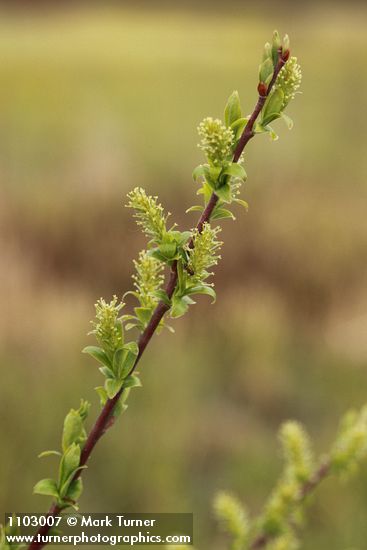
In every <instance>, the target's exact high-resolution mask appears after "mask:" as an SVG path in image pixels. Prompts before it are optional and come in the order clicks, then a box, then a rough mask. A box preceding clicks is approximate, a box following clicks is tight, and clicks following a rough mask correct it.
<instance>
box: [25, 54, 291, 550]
mask: <svg viewBox="0 0 367 550" xmlns="http://www.w3.org/2000/svg"><path fill="white" fill-rule="evenodd" d="M285 63H286V59H284V57H282V55H281V50H279V52H278V63H277V65H276V67H275V70H274V74H273V78H272V80H271V82H270V84H269V86H268V87H267V90H266V91H265V92H264V93H260V91H259V97H258V100H257V103H256V105H255V108H254V110H253V112H252V114H251V116H250V118H249V120H248V122H247V124H246V126H245V128H244V130H243V133H242V135H241V137H240V140H239V142H238V144H237V146H236V149H235V152H234V155H233V162H238V161H239V158H240V156H241V154H242V152H243V150H244V149H245V147H246V145H247V143H248V142H249V141H250V139H251V138H252V137H253V136H254V135H255V133H254V124H255V122H256V120H257V118H258V116H259V114H260V113H261V110H262V108H263V107H264V104H265V101H266V98H267V97H268V95H269V94H270V92H271V89H272V87H273V85H274V83H275V81H276V78H277V76H278V74H279V71H280V70H281V68H282V67H283V65H284V64H285ZM217 202H218V196H217V195H216V194H215V193H214V192H213V193H212V195H211V197H210V199H209V201H208V203H207V205H206V207H205V209H204V211H203V212H202V214H201V216H200V219H199V220H198V222H197V224H196V229H197V231H198V232H199V233H201V231H202V229H203V226H204V224H205V223H207V222H209V221H210V218H211V215H212V213H213V210H214V208H215V206H216V204H217ZM189 246H190V247H192V246H193V241H192V240H191V241H190V243H189ZM177 281H178V274H177V262H176V261H175V262H173V265H172V267H171V271H170V275H169V279H168V282H167V285H166V288H165V292H166V294H167V296H168V298H171V297H172V296H173V293H174V291H175V289H176V285H177ZM169 309H170V306H169V305H168V304H166V303H164V302H163V301H160V302H159V303H158V305H157V307H156V309H155V310H154V312H153V315H152V317H151V319H150V321H149V323H148V325H147V327H146V328H145V330H144V332H143V333H142V334H141V335H140V338H139V340H138V348H139V353H138V356H137V358H136V361H135V364H134V366H133V368H132V370H131V372H130V374H132V373H133V372H134V371H135V369H136V367H137V366H138V363H139V361H140V359H141V357H142V355H143V353H144V351H145V348H146V347H147V345H148V344H149V342H150V340H151V339H152V337H153V335H154V333H155V331H156V330H157V328H158V326H159V323H160V322H161V320H162V319H163V317H164V315H165V314H166V313H167V312H168V311H169ZM122 393H123V389H121V390H120V391H119V392H118V393H117V394H116V395H115V396H114V397H113V398H112V399H108V401H107V402H106V404H105V405H104V407H103V408H102V411H101V412H100V414H99V416H98V418H97V420H96V422H95V424H94V426H93V427H92V429H91V431H90V432H89V435H88V438H87V440H86V442H85V445H84V447H83V449H82V453H81V458H80V466H85V465H86V463H87V462H88V459H89V457H90V455H91V454H92V452H93V449H94V447H95V446H96V444H97V443H98V441H99V439H100V438H101V437H102V436H103V434H104V433H105V432H106V431H107V430H108V428H110V427H111V426H112V425H113V423H114V417H113V411H114V408H115V406H116V405H117V403H118V401H119V399H120V398H121V395H122ZM81 473H82V470H78V472H77V473H76V474H75V476H74V479H78V478H79V477H80V476H81ZM60 511H61V509H60V507H58V506H57V505H56V504H53V505H52V506H51V508H50V509H49V511H48V513H47V515H48V516H55V515H57V514H59V513H60ZM49 530H50V527H48V526H47V525H46V526H44V527H41V528H40V529H39V530H38V531H37V533H36V536H37V535H40V536H45V535H47V533H48V531H49ZM44 546H45V544H44V543H42V542H37V541H36V540H35V541H34V542H33V543H32V544H30V546H29V547H28V550H36V549H37V550H39V549H40V548H43V547H44ZM255 548H256V547H255Z"/></svg>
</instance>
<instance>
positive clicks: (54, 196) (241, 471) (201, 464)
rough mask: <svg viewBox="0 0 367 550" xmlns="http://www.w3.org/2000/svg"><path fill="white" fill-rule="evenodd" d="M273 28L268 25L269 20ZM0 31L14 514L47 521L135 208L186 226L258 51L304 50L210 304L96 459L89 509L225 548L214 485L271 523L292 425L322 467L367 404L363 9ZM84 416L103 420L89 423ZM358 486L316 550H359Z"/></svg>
mask: <svg viewBox="0 0 367 550" xmlns="http://www.w3.org/2000/svg"><path fill="white" fill-rule="evenodd" d="M269 11H270V13H269ZM2 15H3V16H2V18H1V21H0V52H1V62H0V63H1V70H0V178H1V189H0V199H1V200H0V229H1V231H0V242H1V251H2V254H1V260H2V269H1V272H0V277H1V284H0V300H1V304H2V315H1V318H0V357H1V365H2V383H1V389H0V418H1V424H0V426H1V434H2V436H1V454H0V486H1V488H2V491H1V495H0V503H1V509H2V510H3V511H8V510H15V511H40V512H41V511H44V509H45V508H46V506H47V502H46V499H43V498H42V497H33V496H32V495H31V491H32V487H33V484H34V483H35V482H36V481H37V480H38V479H39V478H40V477H45V476H47V475H48V473H51V472H52V463H51V460H52V459H49V460H50V462H47V461H40V460H39V461H38V460H37V458H36V455H37V453H39V452H40V451H41V450H43V449H45V448H54V446H57V445H58V440H59V435H60V433H61V425H62V420H63V417H64V415H65V413H66V411H67V410H68V409H69V408H70V407H71V406H77V405H78V402H79V398H80V397H81V396H83V397H85V398H89V399H91V400H92V402H93V405H94V408H93V413H94V415H95V414H96V413H97V408H98V407H97V396H96V395H94V392H93V389H92V388H93V387H94V386H97V385H98V384H99V383H100V375H99V373H98V372H97V370H96V369H94V364H93V362H92V361H91V360H90V359H88V358H87V357H85V356H82V355H81V354H80V349H81V348H82V347H83V346H84V345H86V343H88V342H89V340H88V339H87V337H86V333H87V331H88V330H89V328H88V323H89V319H90V318H91V317H92V316H93V313H94V312H93V303H94V301H95V300H96V298H98V297H99V296H100V295H103V296H104V297H106V298H109V297H110V296H111V295H112V294H113V293H120V294H122V293H123V292H125V291H126V290H127V289H128V288H129V285H130V284H131V283H130V277H131V273H132V262H131V260H132V258H133V257H135V256H136V255H137V252H138V250H139V249H140V248H141V247H142V246H143V242H144V241H143V238H142V237H141V235H140V234H139V232H138V231H137V230H136V227H135V225H134V223H133V221H132V220H131V218H130V213H129V211H127V210H126V209H124V208H123V201H124V200H125V199H124V197H125V196H126V193H127V191H128V190H129V189H131V188H132V187H133V186H136V185H143V186H145V187H146V188H147V190H148V191H150V192H151V193H153V194H156V193H157V194H158V193H159V195H160V199H161V201H162V202H163V204H164V205H165V206H167V208H168V209H169V210H170V211H171V212H172V213H173V215H174V218H175V219H176V220H178V221H179V223H180V226H181V227H184V226H187V225H193V224H194V220H195V218H194V214H189V215H185V214H184V211H185V209H186V208H187V207H188V206H190V205H191V204H193V203H194V201H195V198H194V193H195V185H194V184H193V183H191V178H190V174H191V170H192V168H193V167H194V166H195V165H196V164H197V163H198V161H199V159H200V153H199V151H198V150H197V148H196V142H197V136H196V130H195V128H196V126H197V124H198V122H200V120H201V119H202V118H203V117H204V116H207V115H213V116H221V111H222V108H223V106H224V104H225V100H226V98H227V96H228V95H229V94H230V93H231V92H232V90H233V89H234V88H235V89H238V90H239V92H240V96H241V99H242V103H243V105H244V106H245V108H246V109H248V111H250V110H251V108H252V106H253V103H254V101H255V99H256V94H255V91H256V89H255V86H256V79H257V69H258V63H259V59H260V55H261V49H262V45H263V43H264V42H265V41H266V40H268V38H269V35H270V34H271V32H272V30H273V28H274V27H278V28H279V30H280V31H281V32H288V33H289V34H290V36H291V41H292V46H293V52H294V54H295V55H297V56H298V58H299V60H300V62H301V64H302V67H303V74H304V85H303V96H299V97H298V98H297V100H296V101H295V102H294V104H293V105H292V107H291V109H290V114H291V115H292V116H293V118H294V120H295V128H294V130H292V132H291V133H289V132H288V131H287V129H286V128H285V126H282V124H281V123H278V126H277V128H278V130H279V133H280V136H281V139H280V140H279V141H278V142H276V143H275V144H274V143H270V142H269V141H268V139H267V138H264V137H263V136H260V137H259V138H257V139H256V140H253V141H252V142H251V144H250V145H249V147H248V149H247V154H246V169H247V172H248V175H249V180H248V183H247V184H246V188H245V192H244V197H245V198H246V200H248V201H249V203H250V210H249V213H248V214H246V215H245V214H244V213H243V212H242V211H239V212H238V219H237V221H236V222H235V223H232V222H227V223H226V224H225V228H224V231H223V233H222V236H223V240H224V241H225V246H224V249H223V254H222V256H223V262H222V264H221V265H220V266H219V267H218V269H217V270H216V271H217V277H216V280H217V283H216V286H217V293H218V300H217V303H216V304H215V305H214V306H210V305H209V301H208V300H206V299H205V298H203V299H200V300H199V302H200V303H199V304H198V305H197V306H196V307H195V308H194V309H192V310H191V312H190V314H189V316H188V317H187V318H185V319H184V320H183V321H182V322H181V320H180V321H178V322H176V323H175V326H176V329H177V330H176V334H175V335H170V334H168V333H167V334H162V335H161V336H159V337H156V338H155V339H154V341H153V343H152V345H151V347H150V349H149V352H147V354H146V356H145V358H144V361H143V362H142V366H141V371H142V372H143V384H144V388H143V390H141V391H140V390H139V391H136V392H135V393H134V396H133V399H132V401H131V403H130V407H129V411H128V413H127V414H126V415H125V416H124V417H123V419H122V420H121V422H120V423H119V424H118V425H117V426H116V427H115V428H114V430H113V432H112V431H111V432H110V433H109V434H108V435H107V436H106V437H105V438H104V439H103V440H102V441H101V442H100V444H99V446H98V449H97V450H96V453H95V455H94V456H93V458H92V460H91V461H90V466H91V469H90V472H86V474H85V480H86V490H85V493H84V495H83V497H82V501H81V504H82V507H83V509H84V510H85V511H113V512H121V511H157V512H158V511H162V512H163V511H172V510H175V511H193V512H194V514H195V533H196V540H195V544H196V546H197V547H198V548H201V549H204V548H209V547H218V548H219V547H221V539H220V537H219V538H218V537H217V536H216V535H214V530H213V527H214V522H213V518H212V512H211V509H210V505H211V501H212V497H213V495H214V493H215V491H216V490H217V489H228V490H233V491H234V492H236V493H237V494H239V496H241V497H242V498H243V499H244V500H245V502H246V503H247V504H248V506H249V507H250V509H252V510H254V511H257V510H259V509H260V508H261V506H262V503H263V499H264V498H265V497H266V496H267V495H268V493H269V491H270V488H271V486H272V484H273V482H274V481H275V479H276V477H277V476H278V473H279V469H280V464H281V461H280V459H279V457H278V455H277V442H276V439H275V434H276V430H277V427H278V425H279V423H280V422H282V421H283V420H284V419H287V418H295V419H297V420H300V421H302V422H304V423H305V424H306V425H307V427H308V429H309V431H310V433H311V434H312V436H313V438H314V439H316V442H317V448H318V450H322V449H324V448H327V446H328V444H329V442H331V441H332V440H333V437H334V433H335V429H336V425H337V422H338V418H339V416H340V414H341V413H342V412H343V411H344V410H345V409H346V408H348V407H350V406H354V405H355V406H360V405H361V404H362V403H364V402H365V401H366V400H367V399H366V383H367V374H366V361H367V339H366V325H367V291H366V275H367V252H366V250H367V248H366V239H367V224H366V213H365V210H366V199H367V189H366V184H365V183H366V172H367V170H366V168H367V156H366V153H365V150H366V135H365V85H366V77H365V75H364V72H363V67H364V65H365V63H366V60H367V59H366V51H367V49H366V48H367V35H366V33H365V25H364V20H365V16H366V10H365V9H364V8H362V7H357V9H353V10H351V9H349V8H348V7H347V6H345V7H343V6H338V5H332V4H330V6H329V7H326V6H325V7H322V5H320V6H315V5H314V6H313V7H312V9H311V8H310V9H307V7H302V8H297V9H293V10H291V9H289V8H287V9H286V8H285V7H284V8H280V9H277V10H276V13H275V14H274V13H273V12H272V10H268V11H267V12H262V13H260V12H259V13H256V11H254V10H253V9H252V10H250V11H249V10H247V9H246V7H245V6H243V7H240V6H237V7H236V9H234V10H233V11H230V12H229V13H228V14H224V13H223V11H222V12H218V13H216V12H215V11H214V12H212V11H210V8H207V9H202V10H201V11H200V12H194V11H192V12H190V11H181V10H179V9H175V10H173V9H171V10H170V9H169V8H168V7H166V8H165V9H161V10H158V9H156V10H149V9H148V8H146V9H145V10H144V11H143V10H142V9H140V10H135V11H134V10H132V9H129V10H128V9H124V10H123V9H120V10H118V9H117V8H116V9H114V10H107V9H105V10H104V11H101V10H99V11H97V10H90V11H71V10H69V11H67V10H65V11H64V12H56V13H53V14H48V15H46V14H41V13H38V14H37V15H36V14H33V15H31V14H27V15H22V13H21V12H20V13H17V14H13V15H11V14H5V13H4V14H2ZM92 417H93V414H92ZM366 510H367V471H363V472H361V474H360V476H359V477H358V479H356V480H355V481H353V482H352V483H350V484H348V485H345V486H343V485H340V484H339V485H338V484H337V483H335V482H330V483H328V482H326V483H325V485H324V487H323V488H322V489H321V490H320V491H319V494H318V497H317V499H316V500H315V503H314V506H313V508H312V510H311V511H310V525H309V527H308V528H307V530H306V532H305V535H304V546H303V548H304V549H305V550H310V549H313V550H318V549H325V548H335V549H338V548H340V549H343V548H345V547H346V546H348V545H350V546H352V545H353V546H354V545H355V546H356V547H358V546H360V547H361V548H363V547H364V545H365V542H364V541H365V540H366V537H367V527H366V522H365V515H366Z"/></svg>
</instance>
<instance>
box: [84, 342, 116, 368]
mask: <svg viewBox="0 0 367 550" xmlns="http://www.w3.org/2000/svg"><path fill="white" fill-rule="evenodd" d="M82 353H87V354H88V355H91V356H92V357H93V358H94V359H96V360H97V361H99V362H100V363H102V365H105V366H106V367H111V362H110V360H109V358H108V356H107V354H106V353H105V352H104V351H103V349H102V348H100V347H98V346H87V347H85V348H84V349H83V350H82Z"/></svg>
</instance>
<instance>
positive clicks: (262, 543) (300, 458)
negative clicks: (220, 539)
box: [214, 406, 367, 550]
mask: <svg viewBox="0 0 367 550" xmlns="http://www.w3.org/2000/svg"><path fill="white" fill-rule="evenodd" d="M279 439H280V442H281V446H282V451H283V458H284V462H285V465H284V469H283V472H282V474H281V477H280V479H279V481H278V483H277V484H276V486H275V488H274V489H273V491H272V493H271V495H270V497H269V499H268V501H267V503H266V504H265V506H264V509H263V511H262V512H261V513H260V515H259V516H258V517H255V518H250V516H249V514H248V512H247V510H246V509H245V507H244V506H243V505H242V503H241V502H240V501H239V500H238V499H237V498H236V497H234V496H233V495H230V494H229V493H226V492H221V493H218V495H217V496H216V499H215V501H214V511H215V514H216V516H217V518H218V520H219V522H220V524H221V526H222V528H223V529H224V531H226V532H227V533H228V535H229V536H230V548H231V550H257V549H259V548H266V549H267V550H297V549H298V548H300V546H299V540H298V537H297V532H296V531H297V530H298V529H299V528H300V527H301V523H302V519H303V516H304V512H305V510H306V508H307V505H308V503H309V498H308V497H309V496H310V495H311V494H312V493H313V492H314V490H315V489H317V488H318V486H319V485H320V483H321V482H322V481H323V480H324V479H325V478H326V477H329V476H332V475H336V476H338V477H342V478H345V477H346V476H350V475H351V474H353V473H355V472H356V470H357V468H358V466H359V464H360V463H361V461H362V460H365V459H366V458H367V406H364V407H363V408H362V409H361V410H360V411H350V412H348V413H347V414H346V415H345V416H344V418H343V419H342V421H341V423H340V428H339V432H338V435H337V437H336V440H335V442H334V443H333V445H332V447H331V450H330V452H329V454H327V455H323V456H321V457H319V458H318V459H317V460H316V459H315V457H314V452H313V450H312V446H311V442H310V438H309V436H308V434H307V433H306V431H305V429H304V428H303V426H302V425H301V424H299V423H298V422H294V421H289V422H286V423H285V424H283V426H282V427H281V429H280V431H279Z"/></svg>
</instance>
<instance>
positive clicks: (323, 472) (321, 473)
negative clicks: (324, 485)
mask: <svg viewBox="0 0 367 550" xmlns="http://www.w3.org/2000/svg"><path fill="white" fill-rule="evenodd" d="M330 468H331V466H330V462H329V461H325V462H323V463H322V464H321V465H320V467H319V468H318V469H317V470H316V472H315V473H314V474H313V476H312V477H311V478H310V479H308V480H307V481H306V482H305V483H304V484H303V485H302V487H301V489H300V491H299V495H298V501H297V503H301V502H302V501H304V500H305V499H306V497H308V496H309V495H310V494H311V493H312V492H313V491H314V490H315V489H316V488H317V487H318V485H319V484H320V483H321V482H322V481H323V480H324V479H325V477H327V476H328V475H329V473H330ZM272 539H273V537H272V536H271V535H267V534H265V533H261V534H260V535H258V536H257V537H256V539H255V540H254V541H253V542H252V544H251V545H250V550H257V549H258V548H264V547H265V546H266V545H267V544H268V543H269V542H270V541H271V540H272Z"/></svg>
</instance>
